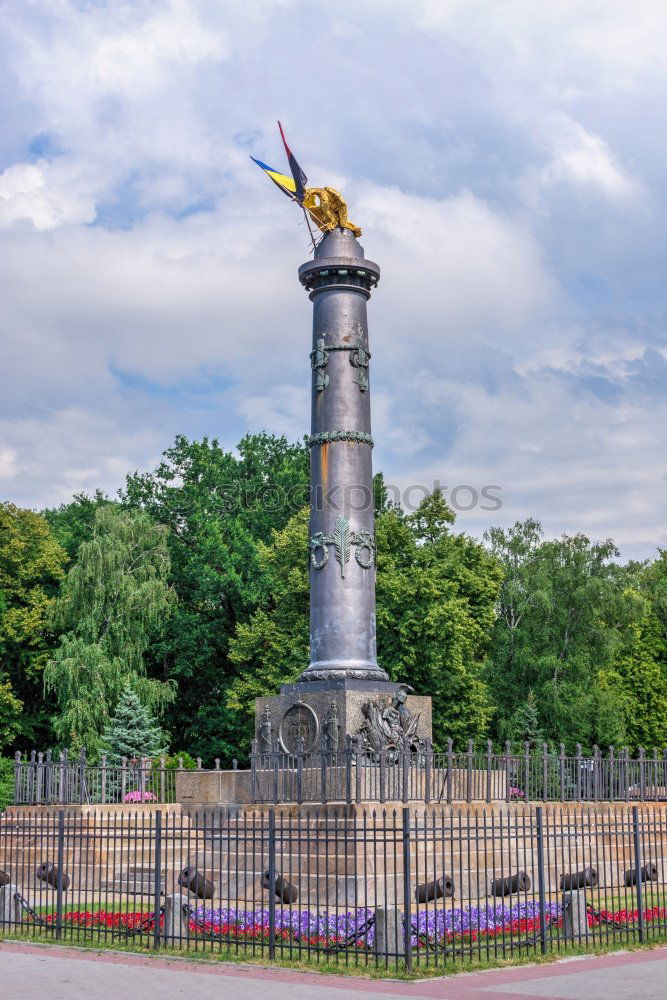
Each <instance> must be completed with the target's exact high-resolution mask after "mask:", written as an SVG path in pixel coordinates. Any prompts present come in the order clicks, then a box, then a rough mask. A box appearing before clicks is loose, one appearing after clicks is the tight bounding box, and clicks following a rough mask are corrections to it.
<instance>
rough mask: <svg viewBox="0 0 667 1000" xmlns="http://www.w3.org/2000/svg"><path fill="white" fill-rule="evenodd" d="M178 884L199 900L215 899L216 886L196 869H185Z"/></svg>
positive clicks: (179, 877)
mask: <svg viewBox="0 0 667 1000" xmlns="http://www.w3.org/2000/svg"><path fill="white" fill-rule="evenodd" d="M178 884H179V885H180V886H181V888H183V889H189V890H190V892H192V893H194V895H195V896H197V897H198V898H199V899H213V893H214V892H215V885H214V884H213V882H211V880H210V879H209V878H206V877H205V876H204V875H202V874H201V872H198V871H197V869H196V868H183V869H182V871H181V873H180V875H179V876H178Z"/></svg>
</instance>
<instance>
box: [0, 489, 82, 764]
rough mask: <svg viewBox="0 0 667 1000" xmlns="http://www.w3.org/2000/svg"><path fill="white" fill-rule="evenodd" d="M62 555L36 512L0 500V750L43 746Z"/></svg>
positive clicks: (48, 730) (47, 731)
mask: <svg viewBox="0 0 667 1000" xmlns="http://www.w3.org/2000/svg"><path fill="white" fill-rule="evenodd" d="M66 559H67V556H66V554H65V552H64V550H63V549H62V548H61V546H60V545H59V544H58V542H57V541H56V540H55V539H54V538H53V537H52V535H51V533H50V531H49V526H48V524H47V523H46V521H45V520H44V518H43V517H41V516H40V515H39V514H36V513H35V512H34V511H31V510H23V509H21V508H20V507H16V506H14V505H13V504H10V503H3V504H0V749H1V748H2V747H3V746H4V748H5V749H9V748H10V747H11V746H14V741H15V740H16V739H17V737H18V740H19V741H20V743H22V744H23V746H22V748H25V746H26V744H27V745H28V746H44V745H46V744H47V742H48V741H49V739H50V737H51V726H50V719H49V715H50V711H49V710H50V705H49V703H48V702H47V703H45V702H44V699H43V695H42V685H43V679H42V675H43V670H44V666H45V664H46V662H47V660H48V658H49V656H50V655H51V653H52V651H53V647H54V645H55V636H54V634H53V631H52V629H51V627H50V624H49V621H50V612H51V607H52V605H53V602H54V600H55V597H56V594H57V591H58V585H59V583H60V580H61V579H62V577H63V575H64V566H65V563H66Z"/></svg>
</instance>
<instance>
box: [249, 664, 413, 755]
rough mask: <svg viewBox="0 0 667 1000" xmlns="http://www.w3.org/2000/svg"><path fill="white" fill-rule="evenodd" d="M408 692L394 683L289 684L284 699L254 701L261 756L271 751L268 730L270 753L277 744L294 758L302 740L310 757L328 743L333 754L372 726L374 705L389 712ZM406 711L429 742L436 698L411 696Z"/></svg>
mask: <svg viewBox="0 0 667 1000" xmlns="http://www.w3.org/2000/svg"><path fill="white" fill-rule="evenodd" d="M403 687H404V685H402V684H394V683H392V682H390V681H363V680H354V679H350V678H340V679H333V680H327V681H301V682H298V683H296V684H284V685H283V686H282V687H281V689H280V694H279V695H274V696H273V697H266V698H257V699H256V701H255V732H256V735H257V740H258V747H259V749H260V752H261V751H262V750H263V749H266V745H265V746H262V737H263V729H264V730H265V738H266V739H267V740H268V739H270V741H271V748H272V749H273V748H274V747H275V743H276V740H277V741H278V745H279V747H280V749H281V750H282V752H283V753H295V752H296V750H297V741H298V740H299V738H301V739H302V740H303V745H304V750H305V752H306V753H309V752H311V751H312V750H319V749H320V747H321V745H322V741H323V740H326V741H327V749H328V750H330V751H336V750H343V749H344V748H345V746H346V741H347V737H348V736H352V737H354V736H355V735H356V734H358V733H360V732H362V731H363V730H364V727H365V725H366V724H367V716H366V715H365V714H364V707H365V706H366V705H368V704H369V703H373V704H375V705H377V707H378V709H379V711H383V710H385V709H387V708H388V707H389V706H390V705H391V703H392V699H394V698H395V696H396V695H397V693H398V692H399V690H400V689H401V688H403ZM406 707H407V709H408V711H409V712H410V713H411V714H412V715H413V716H418V722H417V735H418V736H419V738H420V739H422V740H429V741H430V740H431V738H432V731H433V722H432V709H431V699H430V698H424V697H420V696H417V695H413V694H409V695H408V696H407V699H406ZM267 723H268V725H267Z"/></svg>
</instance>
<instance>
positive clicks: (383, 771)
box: [380, 750, 387, 802]
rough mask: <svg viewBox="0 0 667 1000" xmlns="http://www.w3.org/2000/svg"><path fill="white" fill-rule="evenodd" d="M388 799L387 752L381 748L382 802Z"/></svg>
mask: <svg viewBox="0 0 667 1000" xmlns="http://www.w3.org/2000/svg"><path fill="white" fill-rule="evenodd" d="M386 801H387V754H386V752H385V751H384V750H380V802H386Z"/></svg>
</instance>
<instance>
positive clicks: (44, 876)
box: [35, 861, 69, 889]
mask: <svg viewBox="0 0 667 1000" xmlns="http://www.w3.org/2000/svg"><path fill="white" fill-rule="evenodd" d="M35 876H36V877H37V878H38V879H39V880H40V882H46V884H47V885H50V886H51V888H52V889H57V888H58V880H59V879H60V880H61V886H62V888H63V889H68V888H69V875H68V874H67V873H66V872H63V873H62V875H61V873H60V872H59V870H58V869H57V868H56V866H55V865H54V863H53V861H43V862H42V864H41V865H40V866H39V868H38V869H37V871H36V872H35Z"/></svg>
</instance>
